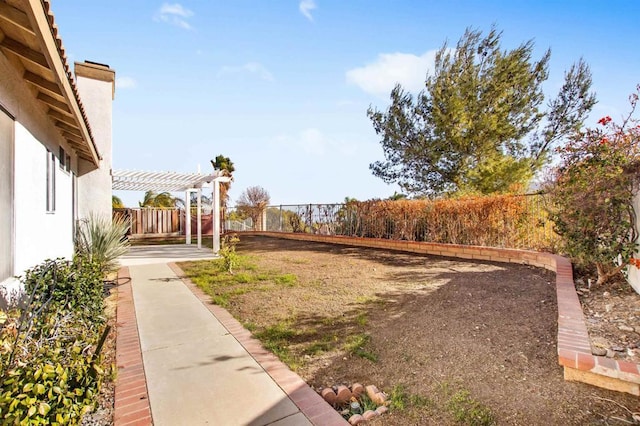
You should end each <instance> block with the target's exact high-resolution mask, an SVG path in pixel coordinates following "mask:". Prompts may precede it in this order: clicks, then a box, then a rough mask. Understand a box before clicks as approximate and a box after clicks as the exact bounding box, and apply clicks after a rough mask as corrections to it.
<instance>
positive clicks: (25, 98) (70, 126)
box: [0, 0, 115, 305]
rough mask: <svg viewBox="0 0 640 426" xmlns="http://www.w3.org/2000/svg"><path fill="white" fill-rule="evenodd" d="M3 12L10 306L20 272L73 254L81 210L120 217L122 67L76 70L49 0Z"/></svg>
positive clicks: (0, 48)
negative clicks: (116, 199) (115, 104)
mask: <svg viewBox="0 0 640 426" xmlns="http://www.w3.org/2000/svg"><path fill="white" fill-rule="evenodd" d="M0 14H1V15H2V16H1V17H0V41H2V42H1V43H0V178H1V179H2V181H0V241H2V244H1V245H0V305H2V304H3V302H6V300H3V297H2V296H3V294H2V293H3V292H4V293H6V292H7V291H8V292H9V293H11V292H12V291H14V290H18V289H19V282H18V281H17V280H16V279H15V278H14V277H15V276H19V275H22V274H23V273H24V271H25V270H26V269H29V268H32V267H34V266H36V265H38V264H39V263H41V262H43V261H44V260H46V259H55V258H71V257H72V256H73V252H74V243H73V241H74V233H75V228H76V224H77V220H78V219H81V218H83V217H87V216H88V215H89V213H90V212H96V213H98V214H106V215H108V217H111V139H112V132H111V125H112V118H111V117H112V112H111V111H112V101H113V95H114V87H115V86H114V83H115V72H114V71H113V70H111V69H110V68H109V67H108V66H107V65H101V64H94V63H77V64H76V67H77V68H78V70H79V71H77V80H76V79H74V78H73V76H72V74H71V71H70V68H69V66H68V63H67V58H66V56H65V53H64V48H63V47H62V41H61V40H60V39H59V37H58V33H57V27H56V26H55V24H54V19H53V15H52V13H51V11H50V5H49V3H48V1H47V0H43V2H16V3H15V4H12V5H7V6H5V7H4V8H3V9H2V10H0ZM100 150H102V151H103V152H100ZM54 203H55V205H54ZM4 296H6V294H5V295H4Z"/></svg>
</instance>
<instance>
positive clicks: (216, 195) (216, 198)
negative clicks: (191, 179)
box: [212, 176, 231, 254]
mask: <svg viewBox="0 0 640 426" xmlns="http://www.w3.org/2000/svg"><path fill="white" fill-rule="evenodd" d="M230 181H231V178H229V177H228V176H219V177H217V178H215V179H214V180H213V200H212V201H213V218H212V219H213V253H214V254H218V252H219V251H220V183H222V182H230Z"/></svg>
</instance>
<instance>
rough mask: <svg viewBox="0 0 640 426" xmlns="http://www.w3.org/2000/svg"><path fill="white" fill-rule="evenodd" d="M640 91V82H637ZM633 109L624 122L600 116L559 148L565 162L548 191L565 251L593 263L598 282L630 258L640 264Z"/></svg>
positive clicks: (639, 132)
mask: <svg viewBox="0 0 640 426" xmlns="http://www.w3.org/2000/svg"><path fill="white" fill-rule="evenodd" d="M638 93H640V86H638ZM638 93H636V94H634V95H632V97H631V106H632V107H631V113H630V114H629V116H628V117H627V119H626V120H624V122H623V123H622V124H619V125H618V124H616V123H615V122H613V120H612V119H611V117H608V116H607V117H604V118H602V119H600V121H599V124H600V125H601V128H597V129H587V130H586V131H584V132H583V133H581V134H579V135H577V136H576V138H575V140H573V141H571V142H570V143H569V144H567V146H566V147H564V148H563V149H562V150H561V154H562V163H561V165H560V167H559V168H558V169H557V170H556V176H555V181H554V182H553V184H552V186H551V188H550V191H549V198H550V206H549V211H550V214H551V219H552V220H553V222H554V224H555V230H556V232H557V233H558V234H559V235H560V236H561V237H563V240H564V245H565V250H566V252H567V253H568V254H569V255H570V256H571V258H572V259H573V260H574V261H575V262H576V263H578V264H582V265H595V266H596V269H597V272H598V281H597V283H598V284H602V283H605V282H607V281H608V280H609V279H611V278H612V277H614V276H616V275H617V274H619V273H620V271H621V270H623V269H624V268H626V267H627V266H628V265H629V263H632V264H633V265H634V266H635V267H639V266H640V262H639V261H638V260H637V259H633V255H634V253H635V251H636V248H637V243H636V239H637V236H638V234H637V230H636V229H637V228H636V215H635V212H634V208H633V197H634V195H635V194H636V193H637V191H638V181H639V176H640V126H638V121H637V120H634V119H632V116H633V112H634V111H635V107H636V104H637V102H638Z"/></svg>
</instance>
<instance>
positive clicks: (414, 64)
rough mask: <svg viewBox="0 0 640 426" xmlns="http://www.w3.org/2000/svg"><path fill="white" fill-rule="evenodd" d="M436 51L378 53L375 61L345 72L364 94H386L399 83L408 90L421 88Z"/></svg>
mask: <svg viewBox="0 0 640 426" xmlns="http://www.w3.org/2000/svg"><path fill="white" fill-rule="evenodd" d="M436 52H437V50H430V51H428V52H426V53H424V54H422V55H420V56H416V55H413V54H411V53H381V54H380V55H378V58H377V60H376V61H375V62H373V63H370V64H367V65H365V66H364V67H360V68H354V69H351V70H349V71H347V74H346V77H347V82H349V83H352V84H355V85H356V86H358V87H360V88H361V89H362V90H364V91H365V92H367V93H370V94H373V95H377V96H387V95H388V94H389V93H391V90H392V89H393V87H394V86H395V85H396V84H397V83H400V84H401V85H402V87H404V88H405V89H406V90H408V91H410V92H418V91H420V90H422V89H423V88H424V82H425V80H426V75H427V73H428V72H431V71H432V70H433V67H434V61H435V57H436Z"/></svg>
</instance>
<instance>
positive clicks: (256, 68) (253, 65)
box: [218, 62, 275, 81]
mask: <svg viewBox="0 0 640 426" xmlns="http://www.w3.org/2000/svg"><path fill="white" fill-rule="evenodd" d="M247 73H248V74H252V75H256V76H257V77H258V78H260V79H261V80H265V81H274V80H275V79H274V78H273V74H271V72H269V70H268V69H267V68H266V67H265V66H264V65H262V64H261V63H259V62H247V63H246V64H244V65H240V66H237V67H232V66H224V67H222V68H220V71H218V76H219V77H221V76H224V75H229V74H231V75H237V74H247Z"/></svg>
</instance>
